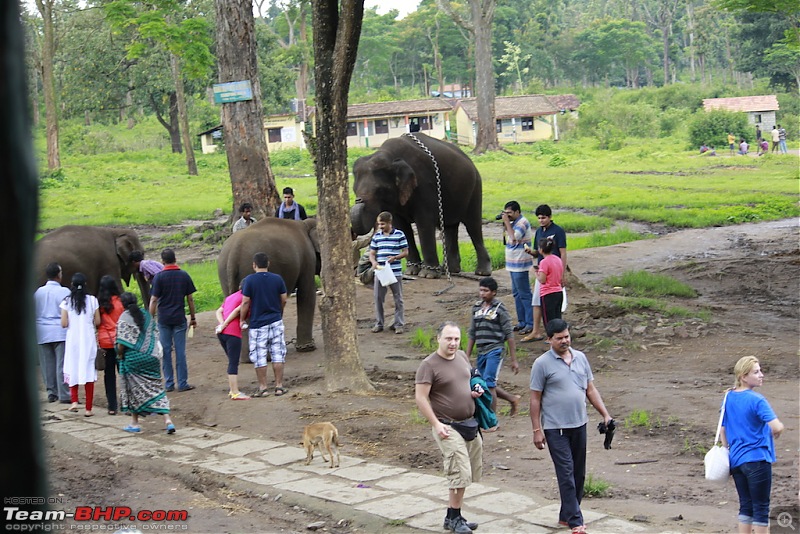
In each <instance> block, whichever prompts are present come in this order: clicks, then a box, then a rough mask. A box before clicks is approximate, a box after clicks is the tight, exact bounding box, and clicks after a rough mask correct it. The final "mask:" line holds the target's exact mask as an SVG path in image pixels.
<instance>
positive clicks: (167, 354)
mask: <svg viewBox="0 0 800 534" xmlns="http://www.w3.org/2000/svg"><path fill="white" fill-rule="evenodd" d="M158 337H159V340H160V341H161V347H162V348H163V349H164V360H163V361H162V362H161V370H162V371H163V372H164V387H165V388H166V389H170V388H173V387H175V374H174V373H173V371H172V345H173V341H174V343H175V371H176V372H177V374H178V389H179V390H181V389H186V388H187V387H188V386H189V382H188V381H189V368H188V367H187V365H186V321H185V320H184V321H183V324H162V323H158Z"/></svg>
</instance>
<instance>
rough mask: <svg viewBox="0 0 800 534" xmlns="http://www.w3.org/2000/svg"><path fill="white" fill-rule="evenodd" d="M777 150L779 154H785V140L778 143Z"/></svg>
mask: <svg viewBox="0 0 800 534" xmlns="http://www.w3.org/2000/svg"><path fill="white" fill-rule="evenodd" d="M778 148H779V149H780V151H781V154H786V152H787V151H786V139H781V140H780V141H778Z"/></svg>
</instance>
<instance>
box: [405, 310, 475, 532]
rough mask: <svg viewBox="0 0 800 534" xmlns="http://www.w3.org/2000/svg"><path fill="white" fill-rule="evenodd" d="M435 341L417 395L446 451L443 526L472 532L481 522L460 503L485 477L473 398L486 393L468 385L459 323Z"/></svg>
mask: <svg viewBox="0 0 800 534" xmlns="http://www.w3.org/2000/svg"><path fill="white" fill-rule="evenodd" d="M436 340H437V342H438V347H437V349H436V352H433V353H432V354H430V355H429V356H428V357H427V358H425V359H424V360H422V363H420V365H419V368H417V374H416V377H415V379H414V383H415V386H414V398H415V399H416V402H417V408H418V409H419V413H421V414H422V415H423V416H424V417H425V419H427V420H428V422H429V423H430V425H431V433H432V434H433V439H434V440H435V441H436V445H437V446H438V447H439V451H440V452H441V453H442V463H443V464H444V475H445V476H446V477H447V486H448V492H447V495H448V499H447V515H446V516H445V519H444V528H445V529H446V530H450V531H452V532H455V533H456V534H471V532H472V531H473V530H475V529H476V528H478V524H477V523H472V522H469V521H467V520H466V519H465V518H464V516H462V515H461V504H462V503H463V501H464V492H465V491H466V489H467V486H469V485H470V484H472V483H473V482H475V483H477V482H480V481H481V477H482V475H483V436H482V435H481V433H480V432H479V431H478V421H477V420H476V419H475V417H474V413H475V399H476V398H478V397H480V396H481V395H482V394H483V392H482V391H481V392H479V391H475V390H472V389H470V379H471V374H472V373H471V366H470V363H469V359H468V358H467V355H466V354H464V352H463V351H461V350H459V349H458V347H459V346H460V344H461V329H460V328H459V327H458V325H457V324H455V323H453V322H449V321H448V322H446V323H444V324H442V325H441V326H440V327H439V330H438V331H437V333H436Z"/></svg>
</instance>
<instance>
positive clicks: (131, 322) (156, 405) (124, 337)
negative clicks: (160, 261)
mask: <svg viewBox="0 0 800 534" xmlns="http://www.w3.org/2000/svg"><path fill="white" fill-rule="evenodd" d="M120 301H121V302H122V306H123V307H124V308H125V311H124V312H122V315H120V316H119V320H118V321H117V359H118V360H119V382H120V384H119V390H120V398H121V400H122V404H121V408H122V411H123V412H125V413H129V414H131V424H130V425H128V426H126V427H125V428H123V430H124V431H125V432H141V431H142V429H141V427H140V426H139V416H140V415H141V416H142V417H145V416H146V415H148V414H155V413H158V414H162V415H163V416H164V423H165V424H166V431H167V434H174V433H175V425H174V424H172V419H170V417H169V399H167V394H166V392H165V391H164V384H163V382H162V381H161V358H162V350H161V343H159V341H158V329H157V328H156V323H155V321H153V318H152V317H151V316H150V314H149V313H147V311H145V310H144V309H141V308H139V306H138V305H137V302H136V295H134V294H132V293H127V292H126V293H123V294H122V295H120Z"/></svg>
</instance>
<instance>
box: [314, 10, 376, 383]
mask: <svg viewBox="0 0 800 534" xmlns="http://www.w3.org/2000/svg"><path fill="white" fill-rule="evenodd" d="M339 2H340V0H312V10H313V11H312V17H313V21H314V22H313V24H314V59H315V62H314V74H315V79H316V88H317V138H316V143H312V146H315V147H316V148H315V149H314V153H313V154H312V155H313V157H314V165H315V167H316V173H317V196H318V198H321V199H322V198H324V199H325V202H320V204H319V209H318V217H319V225H318V229H319V236H320V249H321V254H322V258H323V261H322V275H321V278H322V291H323V297H322V298H321V300H320V303H319V309H320V315H321V317H322V337H323V339H324V341H325V383H326V387H327V389H328V391H343V390H347V391H350V392H352V393H357V394H365V393H369V392H371V391H374V388H373V386H372V384H371V383H370V382H369V379H368V378H367V374H366V372H365V371H364V367H363V365H362V364H361V357H360V356H359V352H358V338H357V336H356V321H355V318H356V302H355V286H354V284H353V265H352V258H351V256H352V253H351V248H352V242H351V238H350V224H349V202H350V195H349V194H348V189H349V188H348V171H347V137H346V129H345V125H346V124H347V93H348V90H349V87H350V79H351V77H352V74H353V67H354V65H355V61H356V53H357V52H358V39H359V36H360V34H361V23H362V19H363V17H364V0H341V11H340V9H339Z"/></svg>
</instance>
